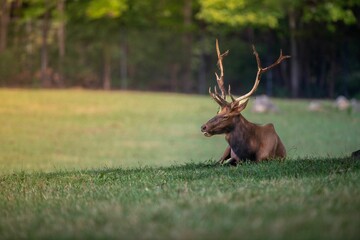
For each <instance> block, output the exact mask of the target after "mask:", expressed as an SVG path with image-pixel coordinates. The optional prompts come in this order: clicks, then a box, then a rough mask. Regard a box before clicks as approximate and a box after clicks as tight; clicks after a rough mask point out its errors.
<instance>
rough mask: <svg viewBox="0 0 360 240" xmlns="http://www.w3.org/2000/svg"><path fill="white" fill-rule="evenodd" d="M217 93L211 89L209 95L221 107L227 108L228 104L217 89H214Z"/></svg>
mask: <svg viewBox="0 0 360 240" xmlns="http://www.w3.org/2000/svg"><path fill="white" fill-rule="evenodd" d="M214 91H215V93H213V92H211V87H209V94H210V96H211V97H212V98H213V99H214V100H215V102H217V103H218V104H219V105H220V106H225V105H227V104H228V103H227V102H226V101H225V100H224V99H223V98H222V97H221V96H220V95H219V93H218V92H217V90H216V87H215V88H214Z"/></svg>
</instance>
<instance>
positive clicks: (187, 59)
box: [183, 0, 193, 93]
mask: <svg viewBox="0 0 360 240" xmlns="http://www.w3.org/2000/svg"><path fill="white" fill-rule="evenodd" d="M183 14H184V30H185V32H184V36H183V47H184V75H183V83H184V90H185V92H187V93H190V92H191V91H192V90H193V81H192V76H191V75H192V74H191V55H192V34H191V30H190V28H191V24H192V0H184V8H183Z"/></svg>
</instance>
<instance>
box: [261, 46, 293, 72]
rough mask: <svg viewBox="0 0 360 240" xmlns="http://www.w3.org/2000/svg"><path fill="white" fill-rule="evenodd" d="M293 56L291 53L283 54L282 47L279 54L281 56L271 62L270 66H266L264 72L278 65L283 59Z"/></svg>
mask: <svg viewBox="0 0 360 240" xmlns="http://www.w3.org/2000/svg"><path fill="white" fill-rule="evenodd" d="M254 49H255V47H254ZM290 57H291V56H289V55H285V56H284V55H283V53H282V49H280V55H279V58H278V59H277V60H276V61H275V62H274V63H273V64H271V65H270V66H268V67H266V68H262V70H261V71H262V72H266V71H268V70H270V69H271V68H273V67H275V66H276V65H278V64H280V63H281V62H282V61H283V60H285V59H287V58H290Z"/></svg>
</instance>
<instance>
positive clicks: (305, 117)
mask: <svg viewBox="0 0 360 240" xmlns="http://www.w3.org/2000/svg"><path fill="white" fill-rule="evenodd" d="M276 103H277V104H278V105H279V107H280V109H281V113H280V114H254V113H252V112H251V111H250V110H249V109H250V107H251V106H249V107H248V108H249V109H247V110H246V111H245V112H244V116H245V117H246V118H247V119H248V120H249V121H252V122H256V123H268V122H272V123H274V124H275V128H276V130H277V132H278V133H279V135H280V137H281V139H282V140H283V142H284V144H285V146H286V148H287V151H288V155H289V159H294V158H298V157H305V156H312V157H327V156H331V157H339V156H346V155H349V154H350V153H351V152H352V151H355V150H357V149H359V148H360V138H359V137H358V136H360V115H359V114H354V113H352V114H349V113H348V112H340V111H335V110H333V109H332V108H331V104H330V103H329V102H326V104H327V106H328V107H327V108H326V111H325V112H321V113H310V112H308V111H307V104H308V102H306V101H288V100H276ZM216 110H217V106H216V104H215V103H214V102H213V101H212V100H211V98H210V97H208V96H194V95H178V94H161V93H143V92H103V91H82V90H63V91H51V90H0V166H1V167H0V172H8V171H12V170H44V171H53V170H56V169H83V168H99V167H138V166H170V165H174V164H181V163H184V162H189V161H193V162H204V161H207V160H209V159H218V158H219V157H220V156H221V154H222V152H223V150H224V149H225V147H226V142H225V140H224V137H223V136H214V137H212V138H205V137H203V136H202V134H201V133H200V126H201V125H202V124H203V123H204V122H206V121H207V120H208V119H209V118H210V117H212V116H213V115H214V114H215V113H216Z"/></svg>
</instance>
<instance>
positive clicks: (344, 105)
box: [334, 96, 350, 110]
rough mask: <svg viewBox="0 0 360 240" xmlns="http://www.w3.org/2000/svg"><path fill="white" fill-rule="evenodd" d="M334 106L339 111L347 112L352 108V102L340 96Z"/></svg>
mask: <svg viewBox="0 0 360 240" xmlns="http://www.w3.org/2000/svg"><path fill="white" fill-rule="evenodd" d="M334 106H335V107H336V108H337V109H339V110H346V109H348V108H349V107H350V101H349V100H347V98H346V97H344V96H338V97H337V98H336V100H335V102H334Z"/></svg>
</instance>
